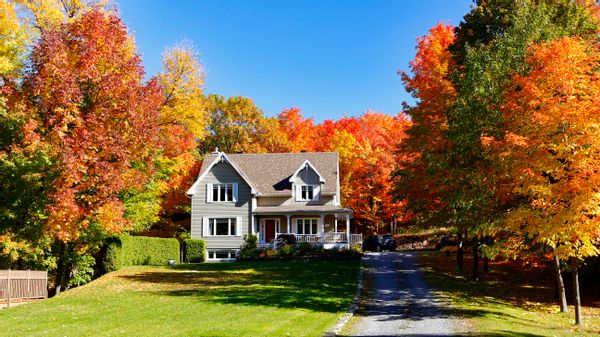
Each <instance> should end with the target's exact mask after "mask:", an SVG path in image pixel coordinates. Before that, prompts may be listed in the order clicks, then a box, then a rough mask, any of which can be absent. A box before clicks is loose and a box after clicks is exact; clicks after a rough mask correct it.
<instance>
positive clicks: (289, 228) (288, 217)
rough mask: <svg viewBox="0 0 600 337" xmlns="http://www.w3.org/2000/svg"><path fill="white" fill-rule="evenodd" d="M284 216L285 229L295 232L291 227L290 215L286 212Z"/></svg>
mask: <svg viewBox="0 0 600 337" xmlns="http://www.w3.org/2000/svg"><path fill="white" fill-rule="evenodd" d="M285 217H286V218H287V230H288V233H295V232H294V230H293V229H292V227H291V226H292V216H291V215H290V214H286V215H285Z"/></svg>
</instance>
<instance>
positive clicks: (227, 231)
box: [207, 218, 238, 236]
mask: <svg viewBox="0 0 600 337" xmlns="http://www.w3.org/2000/svg"><path fill="white" fill-rule="evenodd" d="M207 226H208V231H207V234H208V235H210V236H235V235H238V233H237V223H236V218H208V224H207Z"/></svg>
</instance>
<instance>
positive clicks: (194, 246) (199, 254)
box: [183, 239, 206, 263]
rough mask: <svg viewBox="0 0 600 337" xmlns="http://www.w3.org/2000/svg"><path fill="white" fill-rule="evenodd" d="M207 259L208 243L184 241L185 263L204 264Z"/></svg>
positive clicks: (192, 240)
mask: <svg viewBox="0 0 600 337" xmlns="http://www.w3.org/2000/svg"><path fill="white" fill-rule="evenodd" d="M205 257H206V242H205V241H204V240H194V239H185V240H183V259H184V260H185V262H191V263H197V262H204V258H205Z"/></svg>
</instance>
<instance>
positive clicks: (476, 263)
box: [473, 236, 479, 281]
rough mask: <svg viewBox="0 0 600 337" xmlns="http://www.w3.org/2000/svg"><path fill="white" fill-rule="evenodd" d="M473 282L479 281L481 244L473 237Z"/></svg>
mask: <svg viewBox="0 0 600 337" xmlns="http://www.w3.org/2000/svg"><path fill="white" fill-rule="evenodd" d="M473 280H475V281H479V242H477V237H476V236H474V237H473Z"/></svg>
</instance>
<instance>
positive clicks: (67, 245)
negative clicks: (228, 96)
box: [24, 9, 162, 287]
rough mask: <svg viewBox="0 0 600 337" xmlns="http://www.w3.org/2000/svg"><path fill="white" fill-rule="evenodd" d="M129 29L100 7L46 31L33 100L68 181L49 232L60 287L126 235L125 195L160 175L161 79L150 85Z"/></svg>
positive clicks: (37, 55) (59, 185) (40, 128)
mask: <svg viewBox="0 0 600 337" xmlns="http://www.w3.org/2000/svg"><path fill="white" fill-rule="evenodd" d="M130 41H131V40H130V37H129V36H128V35H127V30H126V27H125V25H124V24H123V23H122V22H121V20H120V19H119V18H118V17H117V16H116V15H115V14H114V13H110V14H106V13H102V12H101V11H100V10H98V9H94V10H91V11H89V12H86V13H85V14H83V15H81V17H79V18H78V19H75V20H73V21H72V22H70V23H65V24H62V25H61V26H60V29H56V30H50V31H45V32H42V36H41V40H40V41H39V43H38V44H37V45H36V46H35V47H34V50H33V55H32V66H31V71H30V72H29V74H28V75H27V78H26V84H25V86H24V93H25V95H27V97H28V98H29V100H30V101H31V102H32V105H31V107H29V109H30V111H31V119H32V120H33V121H34V122H35V123H37V126H36V128H35V129H34V130H32V133H33V135H32V137H40V141H41V142H44V143H45V144H48V146H49V147H50V148H51V155H52V156H53V157H54V158H56V159H55V160H56V166H57V168H58V170H59V176H58V177H57V178H56V179H55V180H54V182H53V190H54V191H53V192H52V193H51V195H50V204H49V206H48V207H47V213H48V219H47V221H46V224H45V227H44V230H45V234H46V235H47V236H48V237H50V238H53V239H55V240H56V242H57V245H56V247H55V249H57V250H58V252H54V251H53V253H54V254H57V256H58V262H57V275H56V284H57V286H58V287H61V286H62V287H64V286H66V285H67V281H68V278H69V275H70V273H71V272H72V271H73V267H74V265H75V264H76V263H77V262H78V260H76V259H77V257H78V255H80V254H86V253H90V252H93V251H94V249H95V248H97V246H98V244H99V243H101V242H102V241H101V240H102V239H103V238H104V237H105V236H107V235H111V234H115V233H119V232H122V231H124V230H127V229H128V228H130V226H131V221H130V220H128V219H126V218H125V216H124V207H123V201H122V200H121V199H120V193H121V192H122V191H124V190H127V189H130V188H134V187H141V186H143V185H144V183H145V182H146V180H147V177H148V176H150V175H151V174H152V171H153V169H152V165H150V162H151V159H152V154H153V153H154V149H153V146H152V144H156V143H157V136H158V126H157V124H156V121H157V117H158V109H159V107H160V104H161V103H162V95H161V91H160V87H159V86H158V84H157V82H156V81H155V80H151V81H150V82H148V83H147V84H144V83H143V76H144V72H143V68H142V66H141V61H140V58H139V56H138V55H137V54H135V53H134V52H133V50H132V48H131V44H130Z"/></svg>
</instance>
